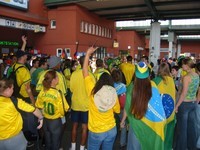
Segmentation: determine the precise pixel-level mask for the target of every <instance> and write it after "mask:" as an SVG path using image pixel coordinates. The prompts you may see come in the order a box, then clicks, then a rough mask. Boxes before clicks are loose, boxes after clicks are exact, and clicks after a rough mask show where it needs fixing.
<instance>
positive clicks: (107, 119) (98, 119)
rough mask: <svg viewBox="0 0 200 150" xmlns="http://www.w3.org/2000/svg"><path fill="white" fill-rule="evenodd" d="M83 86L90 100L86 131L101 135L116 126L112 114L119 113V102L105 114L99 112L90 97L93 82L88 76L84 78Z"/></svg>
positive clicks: (91, 96) (92, 98)
mask: <svg viewBox="0 0 200 150" xmlns="http://www.w3.org/2000/svg"><path fill="white" fill-rule="evenodd" d="M85 85H86V90H87V93H88V95H89V100H90V101H89V121H88V129H89V130H90V131H92V132H95V133H102V132H106V131H108V130H110V129H112V128H113V127H114V126H115V125H116V122H115V118H114V113H120V105H119V100H118V99H117V101H116V104H115V105H114V106H113V108H112V109H110V110H108V111H107V112H100V111H99V110H98V109H97V107H96V106H95V103H94V96H93V95H91V91H92V89H93V88H94V85H95V82H94V81H93V80H92V78H91V77H90V76H87V77H86V78H85Z"/></svg>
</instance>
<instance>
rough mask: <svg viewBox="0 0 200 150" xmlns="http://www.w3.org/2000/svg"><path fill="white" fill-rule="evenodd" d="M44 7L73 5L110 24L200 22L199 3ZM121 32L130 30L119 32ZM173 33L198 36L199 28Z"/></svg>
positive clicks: (50, 1)
mask: <svg viewBox="0 0 200 150" xmlns="http://www.w3.org/2000/svg"><path fill="white" fill-rule="evenodd" d="M44 4H45V5H46V6H47V7H49V8H54V7H57V6H58V5H68V4H77V5H80V6H82V7H84V8H86V9H87V10H89V11H91V12H93V13H95V14H97V15H98V16H100V17H103V18H106V19H110V20H114V21H126V20H132V21H136V20H147V19H150V20H151V21H152V22H154V21H158V20H172V19H194V18H200V0H45V1H44ZM147 29H148V28H147ZM121 30H134V29H133V28H132V29H131V28H121ZM135 30H136V31H138V32H139V33H140V34H146V35H148V34H149V32H148V31H147V32H146V30H145V32H144V28H142V30H140V29H138V28H137V29H135ZM168 30H169V28H168V27H166V28H165V29H164V30H163V29H162V32H161V34H166V32H167V31H168ZM173 31H175V32H176V34H177V35H185V34H186V35H199V34H200V25H198V27H197V28H188V27H187V28H180V29H179V28H178V29H174V30H173Z"/></svg>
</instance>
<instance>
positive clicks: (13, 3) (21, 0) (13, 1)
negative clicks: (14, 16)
mask: <svg viewBox="0 0 200 150" xmlns="http://www.w3.org/2000/svg"><path fill="white" fill-rule="evenodd" d="M28 1H29V0H0V3H2V4H4V5H7V6H10V7H15V8H20V9H28Z"/></svg>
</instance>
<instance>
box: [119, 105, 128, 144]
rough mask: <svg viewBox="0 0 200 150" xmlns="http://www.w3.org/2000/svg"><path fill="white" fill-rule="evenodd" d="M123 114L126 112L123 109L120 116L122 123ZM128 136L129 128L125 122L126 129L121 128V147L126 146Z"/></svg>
mask: <svg viewBox="0 0 200 150" xmlns="http://www.w3.org/2000/svg"><path fill="white" fill-rule="evenodd" d="M123 113H124V110H123V109H121V111H120V114H119V118H120V121H121V119H122V117H123ZM126 136H127V128H126V122H125V126H124V128H121V132H120V146H125V145H126Z"/></svg>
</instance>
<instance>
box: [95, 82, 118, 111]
mask: <svg viewBox="0 0 200 150" xmlns="http://www.w3.org/2000/svg"><path fill="white" fill-rule="evenodd" d="M116 100H117V93H116V90H115V88H114V87H112V86H109V85H104V86H103V87H102V88H101V89H100V90H99V91H98V92H97V93H96V94H95V95H94V103H95V105H96V107H97V108H98V110H99V111H100V112H106V111H108V110H109V109H111V108H112V107H113V106H114V105H115V103H116Z"/></svg>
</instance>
